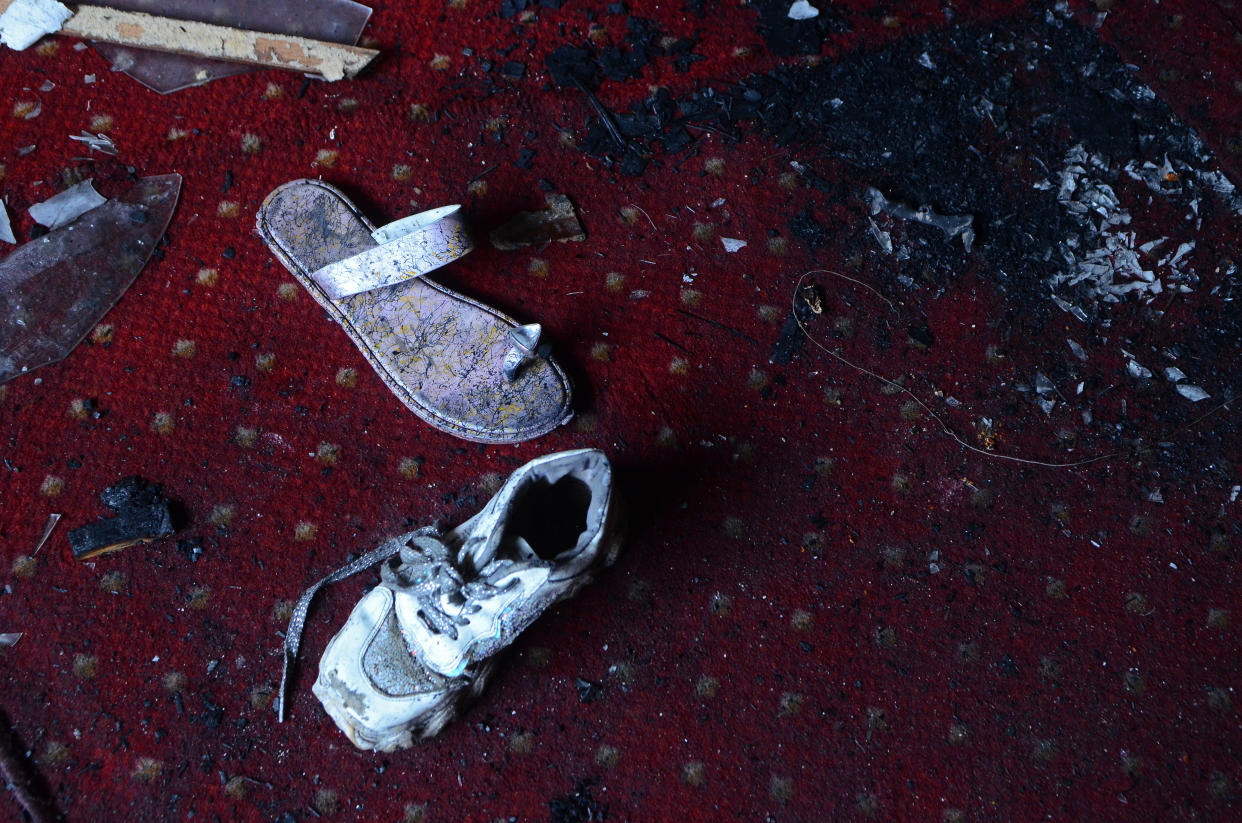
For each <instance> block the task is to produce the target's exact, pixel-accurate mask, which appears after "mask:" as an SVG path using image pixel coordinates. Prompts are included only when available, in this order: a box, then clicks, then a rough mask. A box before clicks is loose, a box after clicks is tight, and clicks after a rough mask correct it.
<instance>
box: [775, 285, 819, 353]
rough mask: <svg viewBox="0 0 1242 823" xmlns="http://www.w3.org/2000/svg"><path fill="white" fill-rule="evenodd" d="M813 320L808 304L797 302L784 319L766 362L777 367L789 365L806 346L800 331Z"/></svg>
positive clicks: (812, 313)
mask: <svg viewBox="0 0 1242 823" xmlns="http://www.w3.org/2000/svg"><path fill="white" fill-rule="evenodd" d="M814 318H815V312H814V311H813V310H812V309H811V306H810V304H809V303H807V301H805V300H801V299H799V300H797V301H796V302H795V303H794V307H793V309H792V310H790V312H789V316H788V317H787V318H786V319H785V325H784V326H783V327H781V336H780V339H779V340H777V341H776V345H775V346H774V347H773V348H772V356H771V357H770V358H768V361H769V362H770V363H772V364H774V365H777V366H787V365H789V363H790V361H792V360H793V358H794V355H795V354H797V353H798V352H800V351H802V348H803V347H804V346H805V345H806V333H805V332H803V330H802V329H803V327H804V326H808V325H809V324H810V322H811V321H812V320H813V319H814ZM799 321H801V324H799Z"/></svg>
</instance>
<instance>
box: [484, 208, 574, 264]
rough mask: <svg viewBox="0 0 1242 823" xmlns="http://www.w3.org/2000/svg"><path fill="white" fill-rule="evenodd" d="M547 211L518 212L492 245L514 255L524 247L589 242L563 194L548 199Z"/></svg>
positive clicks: (495, 234) (498, 233)
mask: <svg viewBox="0 0 1242 823" xmlns="http://www.w3.org/2000/svg"><path fill="white" fill-rule="evenodd" d="M547 204H548V208H547V209H545V210H544V211H524V212H518V213H517V214H515V215H514V216H513V218H512V219H511V220H509V222H507V223H505V224H504V225H503V226H501V227H500V228H498V229H496V230H495V231H493V232H492V234H491V240H492V245H493V246H495V247H496V248H498V249H500V250H501V251H513V250H515V249H520V248H522V247H523V246H536V245H542V244H544V243H550V242H552V241H553V240H556V241H557V242H560V243H567V242H569V241H571V240H572V241H574V242H577V243H580V242H582V241H583V240H586V232H585V231H583V229H582V224H581V223H579V222H578V215H577V213H576V212H575V211H574V205H573V203H571V202H570V200H569V198H568V197H566V196H565V195H563V194H552V195H549V196H548V198H547Z"/></svg>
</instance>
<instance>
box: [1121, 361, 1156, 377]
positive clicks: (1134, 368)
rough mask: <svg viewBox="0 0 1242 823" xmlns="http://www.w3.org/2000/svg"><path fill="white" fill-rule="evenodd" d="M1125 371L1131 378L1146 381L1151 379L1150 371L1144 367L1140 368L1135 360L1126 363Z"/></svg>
mask: <svg viewBox="0 0 1242 823" xmlns="http://www.w3.org/2000/svg"><path fill="white" fill-rule="evenodd" d="M1126 371H1128V372H1130V376H1131V377H1138V378H1140V379H1143V380H1146V379H1147V378H1148V377H1151V369H1149V368H1147V367H1145V366H1140V365H1139V362H1138V361H1137V360H1131V361H1130V362H1129V363H1127V364H1126Z"/></svg>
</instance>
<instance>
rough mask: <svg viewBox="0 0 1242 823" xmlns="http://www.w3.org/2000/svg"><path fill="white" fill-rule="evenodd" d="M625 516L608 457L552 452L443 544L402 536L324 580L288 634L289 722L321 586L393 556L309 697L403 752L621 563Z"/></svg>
mask: <svg viewBox="0 0 1242 823" xmlns="http://www.w3.org/2000/svg"><path fill="white" fill-rule="evenodd" d="M615 509H616V506H615V505H614V502H613V496H612V468H611V466H610V465H609V463H608V458H607V457H605V456H604V453H603V452H601V451H598V450H596V449H582V450H579V451H570V452H562V453H560V454H552V455H548V456H546V457H541V458H538V459H536V460H532V461H531V462H530V463H527V464H526V465H525V466H522V467H521V468H519V469H518V470H517V471H515V472H514V473H513V475H512V476H510V478H509V479H508V480H507V481H506V482H505V484H504V486H503V487H501V489H500V491H499V492H497V493H496V496H495V497H493V498H492V499H491V500H490V501H489V502H488V503H487V505H486V506H484V507H483V509H482V511H480V512H479V513H478V514H477V515H475V516H474V517H472V518H470V519H469V520H467V521H466V522H465V523H463V524H461V525H460V526H458V527H457V528H455V529H453V530H452V531H449V532H448V533H447V534H444V535H443V536H442V537H441V536H439V535H438V533H437V532H436V531H435V530H433V529H420V530H418V531H415V532H411V533H409V534H406V535H402V536H401V537H398V538H395V539H393V540H389V541H387V542H386V543H384V544H383V545H382V546H380V547H379V548H377V549H375V550H374V551H371V552H369V553H367V554H366V555H364V556H362V557H359V558H358V559H356V560H354V561H353V562H351V563H349V564H347V565H346V566H345V567H343V568H341V569H338V570H337V571H335V572H333V573H332V574H330V575H328V576H327V577H325V578H323V579H322V580H320V581H319V582H317V583H315V584H314V585H313V586H311V587H310V588H309V589H308V590H307V591H306V592H305V593H303V595H302V597H301V598H300V599H299V600H298V603H297V605H296V606H295V607H294V610H293V618H292V619H291V620H290V623H289V631H288V632H287V633H286V635H285V644H284V645H285V648H284V652H285V655H284V656H285V671H284V674H283V675H282V677H281V684H280V699H279V702H278V704H277V707H278V711H279V713H280V718H281V720H283V719H284V715H285V704H286V700H287V689H288V683H289V673H290V671H291V669H292V667H293V664H294V662H295V661H296V659H297V653H298V647H299V645H300V642H301V635H302V627H303V625H304V623H305V620H306V613H307V610H308V609H309V608H310V603H311V600H312V599H313V598H314V596H315V594H316V592H318V591H319V589H320V588H322V587H323V586H324V585H325V584H327V583H332V582H336V581H338V580H343V579H344V578H346V577H348V576H350V575H352V574H356V573H357V572H359V571H362V570H364V569H367V568H370V567H371V566H374V565H375V564H376V563H379V562H383V563H384V565H383V566H382V567H381V568H380V578H381V583H380V585H379V586H377V587H376V588H375V589H373V590H372V591H371V592H370V593H369V594H367V595H366V596H365V597H363V598H362V600H361V601H359V603H358V605H357V606H355V607H354V610H353V612H351V613H350V615H349V618H348V619H347V620H346V621H345V625H344V626H343V627H342V628H341V630H340V631H339V632H337V634H336V636H335V637H333V638H332V640H331V642H329V644H328V647H327V649H325V650H324V653H323V657H322V658H321V660H320V663H319V677H318V679H317V680H316V681H315V685H314V687H313V691H314V693H315V696H316V697H318V698H319V701H320V702H321V703H322V704H323V707H324V709H325V710H326V711H327V712H328V714H329V715H330V716H331V717H332V719H333V721H335V722H336V725H337V726H339V727H340V729H341V730H342V731H343V732H345V734H346V736H348V737H349V739H350V741H351V742H353V744H354V745H355V746H357V747H358V748H360V749H373V750H377V751H385V752H387V751H393V750H394V749H398V748H405V747H407V746H410V745H411V744H412V743H413V742H414V741H415V740H416V739H419V738H427V737H431V736H433V735H435V734H437V733H438V732H439V731H440V730H441V729H442V728H444V726H445V725H446V724H448V723H449V722H451V721H452V720H453V719H454V718H455V717H456V716H457V713H458V711H459V710H460V708H461V707H462V706H463V705H464V704H465V703H466V702H467V701H468V700H469V699H470V698H473V697H475V696H477V695H478V694H480V693H481V692H482V691H483V688H484V686H485V685H486V683H487V679H488V677H489V676H490V675H491V672H492V668H493V666H494V655H495V654H496V653H497V652H498V651H500V650H501V649H503V648H504V647H505V646H507V645H508V644H509V643H510V642H511V641H512V640H513V638H514V637H516V636H517V635H518V634H519V633H520V632H521V631H522V630H523V629H525V628H526V627H527V626H529V625H530V624H531V623H532V622H534V620H535V618H537V617H538V616H539V615H540V614H542V613H543V612H544V610H546V609H547V607H548V606H550V605H552V604H553V603H555V602H556V601H558V600H563V599H565V598H567V597H570V596H572V595H574V594H576V593H577V591H578V590H579V589H580V588H582V586H584V585H586V584H587V583H588V582H589V581H590V580H591V579H592V577H593V576H594V573H595V571H596V570H598V569H599V568H601V567H603V566H606V565H609V564H611V563H612V562H613V561H614V560H615V559H616V555H617V549H618V547H619V534H618V532H619V527H618V525H617V523H616V520H617V519H618V518H617V515H616V512H615Z"/></svg>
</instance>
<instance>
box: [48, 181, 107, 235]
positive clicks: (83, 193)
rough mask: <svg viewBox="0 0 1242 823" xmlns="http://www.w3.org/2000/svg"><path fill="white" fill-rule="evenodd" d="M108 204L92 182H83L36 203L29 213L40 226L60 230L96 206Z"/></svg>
mask: <svg viewBox="0 0 1242 823" xmlns="http://www.w3.org/2000/svg"><path fill="white" fill-rule="evenodd" d="M107 202H108V201H107V199H106V198H104V197H102V196H101V195H100V194H99V192H97V191H95V187H94V186H92V185H91V181H90V180H83V181H82V182H81V183H78V184H77V185H76V186H70V187H69V188H67V189H65V190H64V191H62V192H61V193H60V194H57V195H54V196H52V197H49V198H48V199H47V200H44V201H43V202H42V203H35V204H34V205H33V206H31V207H30V209H29V211H30V216H31V217H33V218H34V221H35V222H36V223H38V224H39V225H40V226H47V227H48V228H49V229H59V228H60V227H61V226H67V225H69V224H70V223H72V222H73V221H74V220H76V219H77V218H79V217H81V216H82V215H83V214H86V213H87V212H88V211H90V210H91V209H93V208H95V207H96V206H102V205H103V204H104V203H107Z"/></svg>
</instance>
